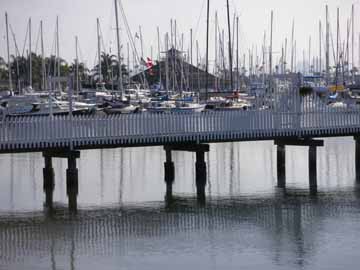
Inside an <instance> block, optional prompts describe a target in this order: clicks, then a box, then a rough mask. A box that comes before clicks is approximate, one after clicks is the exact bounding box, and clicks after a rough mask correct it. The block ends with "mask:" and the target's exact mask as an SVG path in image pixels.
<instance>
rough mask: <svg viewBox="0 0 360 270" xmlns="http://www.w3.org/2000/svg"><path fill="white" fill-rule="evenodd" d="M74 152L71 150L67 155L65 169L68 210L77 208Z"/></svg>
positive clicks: (77, 182) (77, 189)
mask: <svg viewBox="0 0 360 270" xmlns="http://www.w3.org/2000/svg"><path fill="white" fill-rule="evenodd" d="M76 158H77V156H76V154H75V153H73V152H71V153H69V156H68V158H67V159H68V168H67V170H66V193H67V195H68V200H69V210H70V211H76V210H77V195H78V193H79V181H78V169H77V168H76Z"/></svg>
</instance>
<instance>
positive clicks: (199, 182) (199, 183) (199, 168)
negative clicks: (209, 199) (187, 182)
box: [195, 151, 206, 202]
mask: <svg viewBox="0 0 360 270" xmlns="http://www.w3.org/2000/svg"><path fill="white" fill-rule="evenodd" d="M195 167H196V191H197V197H198V200H199V201H202V202H203V201H205V187H206V162H205V152H204V151H197V152H196V163H195Z"/></svg>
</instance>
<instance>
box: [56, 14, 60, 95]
mask: <svg viewBox="0 0 360 270" xmlns="http://www.w3.org/2000/svg"><path fill="white" fill-rule="evenodd" d="M59 46H60V40H59V17H58V16H57V17H56V54H57V76H58V77H60V48H59ZM58 90H61V83H60V81H59V82H58Z"/></svg>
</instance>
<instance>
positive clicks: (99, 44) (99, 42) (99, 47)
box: [96, 18, 103, 83]
mask: <svg viewBox="0 0 360 270" xmlns="http://www.w3.org/2000/svg"><path fill="white" fill-rule="evenodd" d="M96 25H97V27H96V28H97V43H98V44H97V45H98V46H97V49H98V63H99V83H102V77H103V76H102V66H101V36H100V21H99V18H97V19H96Z"/></svg>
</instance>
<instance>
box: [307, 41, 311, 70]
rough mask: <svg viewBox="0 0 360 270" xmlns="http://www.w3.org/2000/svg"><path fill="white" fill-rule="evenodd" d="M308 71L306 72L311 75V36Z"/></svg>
mask: <svg viewBox="0 0 360 270" xmlns="http://www.w3.org/2000/svg"><path fill="white" fill-rule="evenodd" d="M308 61H309V69H308V72H309V74H311V36H309V60H308Z"/></svg>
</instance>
